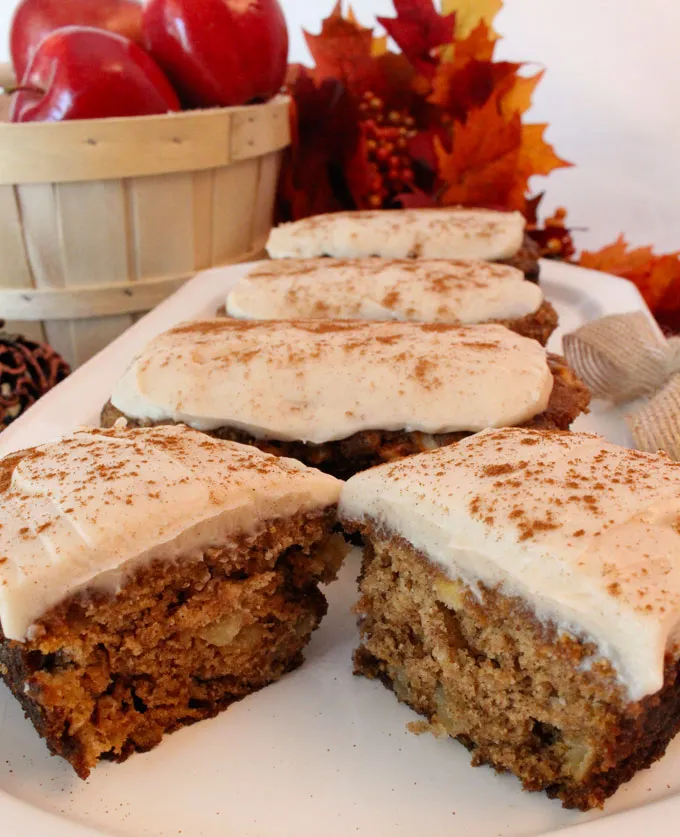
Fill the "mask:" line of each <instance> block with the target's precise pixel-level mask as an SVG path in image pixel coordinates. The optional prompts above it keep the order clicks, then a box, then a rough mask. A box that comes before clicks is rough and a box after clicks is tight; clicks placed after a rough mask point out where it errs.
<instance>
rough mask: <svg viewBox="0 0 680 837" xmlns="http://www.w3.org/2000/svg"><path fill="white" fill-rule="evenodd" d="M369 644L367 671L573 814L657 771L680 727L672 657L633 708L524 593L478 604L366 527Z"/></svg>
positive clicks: (482, 756)
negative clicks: (656, 684) (540, 617)
mask: <svg viewBox="0 0 680 837" xmlns="http://www.w3.org/2000/svg"><path fill="white" fill-rule="evenodd" d="M354 534H359V535H360V536H361V537H362V538H363V540H364V542H365V544H366V546H365V550H364V559H363V566H362V572H361V577H360V591H361V598H360V600H359V603H358V604H357V607H356V610H357V613H358V614H359V625H360V628H361V636H362V645H361V646H360V647H359V648H358V650H357V651H356V652H355V656H354V663H355V673H357V674H363V675H365V676H366V677H371V678H378V679H380V680H381V681H382V682H383V683H384V684H385V685H386V686H387V687H388V688H390V689H392V690H393V691H394V692H395V694H396V695H397V697H398V698H399V700H401V701H403V702H404V703H407V704H408V705H409V706H411V707H412V708H413V709H415V710H416V712H419V713H420V714H421V715H424V716H425V717H426V718H427V719H428V721H429V723H428V724H427V725H424V724H423V725H422V726H421V727H420V729H418V725H416V726H415V729H416V730H417V731H423V727H424V728H429V729H431V730H432V731H433V732H435V733H436V734H439V735H450V736H452V737H454V738H457V739H458V740H459V741H460V742H461V743H463V744H464V745H465V746H466V747H467V748H468V749H469V750H471V752H472V754H473V755H472V764H473V765H482V764H490V765H492V766H493V767H494V768H496V770H498V771H499V772H511V773H514V774H515V775H516V776H518V777H519V779H520V780H521V781H522V784H523V786H524V788H525V789H526V790H531V791H541V790H543V791H546V792H547V794H548V795H549V796H550V797H557V798H559V799H560V800H562V803H563V805H564V807H566V808H580V809H581V810H584V811H585V810H588V809H590V808H594V807H600V806H602V804H603V802H604V800H605V799H606V798H607V797H608V796H611V794H613V793H614V791H615V790H616V789H617V788H618V787H619V785H621V784H622V783H623V782H626V781H628V780H629V779H630V778H631V777H632V776H633V775H634V774H635V773H636V772H637V771H638V770H641V769H643V768H646V767H649V766H650V765H651V764H652V763H653V762H654V761H656V760H657V759H659V758H660V757H661V756H662V755H663V754H664V752H665V750H666V747H667V745H668V743H669V741H670V740H671V739H672V738H673V736H674V735H675V734H676V733H677V732H678V730H679V729H680V664H679V663H678V662H677V661H674V660H671V659H670V657H669V658H668V659H667V660H666V669H665V682H664V686H663V688H662V689H661V691H659V692H657V693H656V694H654V695H651V696H649V697H647V698H645V699H644V700H642V701H640V702H637V703H629V702H627V700H626V699H625V696H624V695H623V693H622V690H621V687H620V686H619V685H618V682H617V680H616V678H615V676H614V672H613V670H612V669H611V667H610V666H608V664H606V663H596V664H595V665H593V666H592V667H591V668H589V669H586V668H585V667H583V668H580V666H579V664H580V663H581V662H582V661H583V660H584V659H585V658H586V657H587V656H590V654H591V653H592V651H593V650H594V649H593V647H592V646H589V645H588V644H587V643H582V642H578V641H576V640H574V639H573V637H572V638H571V639H569V638H568V637H567V636H566V635H565V634H561V635H559V636H558V635H557V632H556V630H555V627H554V626H552V625H547V626H546V625H543V624H541V623H539V622H538V621H537V620H536V618H535V616H534V615H533V614H532V613H531V612H530V611H528V610H527V608H526V606H525V605H524V603H523V602H522V601H521V600H520V599H517V598H510V597H506V596H504V595H502V594H500V593H499V592H498V591H497V590H491V589H488V588H487V589H484V588H483V595H482V597H481V600H480V598H478V597H477V596H476V595H475V594H473V593H472V592H471V591H470V589H469V588H468V587H466V586H465V585H464V584H463V583H462V582H460V581H451V580H450V579H449V578H448V577H447V576H446V575H444V574H443V573H442V572H441V571H440V570H438V569H437V568H436V567H434V566H433V565H432V564H431V563H430V562H429V561H428V560H427V559H426V558H425V556H424V555H422V554H421V553H419V552H417V551H416V550H415V549H414V548H413V546H412V545H411V544H409V543H407V542H406V541H405V540H403V539H402V538H400V537H397V536H394V535H390V534H388V533H386V532H384V531H376V530H375V529H373V528H372V527H371V526H357V527H356V530H354Z"/></svg>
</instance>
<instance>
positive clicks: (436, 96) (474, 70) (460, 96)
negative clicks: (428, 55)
mask: <svg viewBox="0 0 680 837" xmlns="http://www.w3.org/2000/svg"><path fill="white" fill-rule="evenodd" d="M520 66H521V65H520V64H511V63H510V62H509V61H496V62H494V61H477V60H476V59H472V60H468V61H464V62H463V63H462V65H458V62H451V63H444V64H440V65H439V66H438V67H437V70H436V73H435V76H434V79H433V81H432V93H431V94H430V96H429V97H428V99H427V101H428V102H430V103H431V104H433V105H437V106H438V107H440V108H441V109H442V110H443V111H445V112H446V113H448V114H449V115H450V116H452V117H453V118H454V119H458V120H460V121H461V122H464V121H465V117H466V114H467V112H468V111H470V110H473V109H474V108H480V107H481V106H482V105H483V104H485V103H486V102H487V101H488V100H489V97H490V96H491V95H492V94H493V92H494V91H495V90H496V88H497V87H499V86H500V85H503V84H504V83H506V84H507V82H508V81H509V79H511V78H513V77H514V75H515V74H516V72H517V70H519V68H520Z"/></svg>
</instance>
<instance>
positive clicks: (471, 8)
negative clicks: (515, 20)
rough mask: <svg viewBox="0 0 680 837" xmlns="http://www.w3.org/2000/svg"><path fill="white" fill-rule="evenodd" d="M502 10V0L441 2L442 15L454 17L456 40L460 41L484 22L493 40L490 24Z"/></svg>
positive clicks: (444, 0) (451, 0)
mask: <svg viewBox="0 0 680 837" xmlns="http://www.w3.org/2000/svg"><path fill="white" fill-rule="evenodd" d="M502 8H503V0H442V11H443V12H444V14H455V15H456V30H455V36H456V40H462V39H463V38H467V36H468V35H469V34H470V33H471V32H472V31H473V29H474V28H475V27H476V26H478V25H479V23H480V21H484V23H486V25H487V26H488V27H489V30H490V31H491V33H492V36H493V37H494V38H496V37H498V36H497V35H496V33H495V32H493V29H492V24H493V22H494V19H495V17H496V15H497V14H498V12H500V10H501V9H502Z"/></svg>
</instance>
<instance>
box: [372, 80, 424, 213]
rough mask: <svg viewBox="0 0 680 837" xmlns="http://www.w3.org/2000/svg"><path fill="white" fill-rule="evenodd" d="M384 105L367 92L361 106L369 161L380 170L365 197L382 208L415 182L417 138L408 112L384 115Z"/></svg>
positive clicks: (390, 112)
mask: <svg viewBox="0 0 680 837" xmlns="http://www.w3.org/2000/svg"><path fill="white" fill-rule="evenodd" d="M385 111H386V108H385V102H384V101H383V100H382V99H381V98H380V97H379V96H376V95H375V94H374V93H371V92H370V91H366V92H365V93H364V95H363V97H362V100H361V102H360V104H359V113H360V117H359V118H360V122H361V127H362V130H363V133H364V136H365V137H366V147H367V150H368V159H369V162H371V163H373V164H374V165H375V166H376V168H377V169H378V174H377V175H376V177H375V178H374V179H373V181H372V182H371V184H370V188H369V192H368V194H367V196H366V200H367V203H368V205H369V206H370V207H372V208H375V209H379V208H380V207H382V206H383V205H384V203H385V199H386V198H390V197H393V196H395V195H398V194H399V193H400V192H402V191H403V190H404V189H405V188H408V187H409V186H410V185H411V184H412V183H413V160H412V159H411V156H410V154H409V151H408V144H409V140H410V139H411V138H413V137H414V136H415V135H416V131H415V122H414V119H413V117H412V116H409V114H408V113H407V112H405V111H397V110H390V111H389V112H387V113H386V112H385Z"/></svg>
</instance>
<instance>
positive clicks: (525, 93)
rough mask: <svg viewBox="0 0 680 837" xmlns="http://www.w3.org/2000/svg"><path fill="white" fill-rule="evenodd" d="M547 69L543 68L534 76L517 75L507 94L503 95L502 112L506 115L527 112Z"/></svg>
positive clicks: (501, 101)
mask: <svg viewBox="0 0 680 837" xmlns="http://www.w3.org/2000/svg"><path fill="white" fill-rule="evenodd" d="M544 75H545V70H541V71H540V72H538V73H536V75H533V76H516V77H515V80H514V82H513V84H512V86H511V87H510V89H509V90H508V92H507V93H506V94H504V95H503V96H502V97H501V100H500V105H501V112H502V113H503V115H504V116H505V117H508V118H509V117H510V116H511V115H512V114H513V113H519V114H520V116H521V115H523V114H525V113H526V112H527V111H528V110H529V108H530V107H531V103H532V100H533V95H534V91H535V90H536V88H537V87H538V85H539V83H540V81H541V79H542V78H543V76H544Z"/></svg>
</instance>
